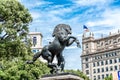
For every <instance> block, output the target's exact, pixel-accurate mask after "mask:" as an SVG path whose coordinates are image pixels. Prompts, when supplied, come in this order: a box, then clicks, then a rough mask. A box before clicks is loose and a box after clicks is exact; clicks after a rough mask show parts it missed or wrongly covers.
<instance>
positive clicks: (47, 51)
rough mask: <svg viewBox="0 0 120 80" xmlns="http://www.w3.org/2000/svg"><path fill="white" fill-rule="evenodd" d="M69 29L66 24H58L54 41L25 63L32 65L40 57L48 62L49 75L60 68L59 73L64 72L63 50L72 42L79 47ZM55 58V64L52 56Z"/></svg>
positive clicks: (54, 32) (54, 33)
mask: <svg viewBox="0 0 120 80" xmlns="http://www.w3.org/2000/svg"><path fill="white" fill-rule="evenodd" d="M71 33H72V32H71V28H70V26H69V25H66V24H59V25H57V26H56V27H55V29H54V31H53V34H52V36H53V37H54V40H53V41H52V42H51V43H50V44H48V45H46V46H44V47H43V49H42V51H41V52H38V53H36V54H35V55H34V56H33V59H32V60H31V61H27V62H26V63H28V64H32V63H34V62H35V61H36V60H37V58H39V57H40V56H42V57H43V58H44V59H45V60H47V62H48V67H49V68H51V71H50V72H51V73H52V74H53V73H57V72H58V68H60V70H61V71H63V70H64V65H65V60H64V57H63V54H62V52H63V50H64V48H65V47H66V46H70V45H71V44H72V43H73V42H76V43H77V46H78V47H80V43H79V40H78V39H77V38H76V37H74V36H71V35H70V34H71ZM55 55H56V57H57V61H58V63H57V64H54V63H52V62H53V59H54V56H55Z"/></svg>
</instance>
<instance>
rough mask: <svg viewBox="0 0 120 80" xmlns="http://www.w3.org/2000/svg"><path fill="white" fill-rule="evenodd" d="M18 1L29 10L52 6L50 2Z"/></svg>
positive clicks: (41, 0)
mask: <svg viewBox="0 0 120 80" xmlns="http://www.w3.org/2000/svg"><path fill="white" fill-rule="evenodd" d="M19 1H20V2H21V3H23V4H24V5H25V7H27V8H29V9H31V8H35V7H40V6H43V5H49V4H52V3H51V2H48V1H44V0H19Z"/></svg>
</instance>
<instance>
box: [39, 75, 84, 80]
mask: <svg viewBox="0 0 120 80" xmlns="http://www.w3.org/2000/svg"><path fill="white" fill-rule="evenodd" d="M40 80H84V79H82V78H80V77H79V76H77V75H75V74H72V73H59V74H50V75H44V76H42V78H41V79H40Z"/></svg>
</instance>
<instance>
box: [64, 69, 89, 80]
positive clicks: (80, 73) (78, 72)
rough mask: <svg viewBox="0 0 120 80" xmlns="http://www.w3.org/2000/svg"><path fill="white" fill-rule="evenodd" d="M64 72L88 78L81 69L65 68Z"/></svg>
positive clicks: (87, 79) (85, 79)
mask: <svg viewBox="0 0 120 80" xmlns="http://www.w3.org/2000/svg"><path fill="white" fill-rule="evenodd" d="M65 72H69V73H73V74H76V75H78V76H79V77H81V78H83V79H84V80H90V79H89V78H88V77H87V76H86V75H85V74H84V73H83V72H82V71H80V70H65Z"/></svg>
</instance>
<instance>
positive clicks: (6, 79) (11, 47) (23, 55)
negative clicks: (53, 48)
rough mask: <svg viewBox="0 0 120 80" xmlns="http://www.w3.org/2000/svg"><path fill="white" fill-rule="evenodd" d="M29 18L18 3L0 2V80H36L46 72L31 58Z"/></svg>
mask: <svg viewBox="0 0 120 80" xmlns="http://www.w3.org/2000/svg"><path fill="white" fill-rule="evenodd" d="M31 21H32V17H31V15H30V13H29V11H28V9H26V8H25V7H24V6H23V5H22V4H21V3H20V2H18V1H17V0H0V80H35V79H38V78H39V77H40V76H41V75H43V74H46V73H49V68H48V67H47V66H46V64H44V63H42V62H40V61H39V60H37V61H36V62H35V64H32V65H29V64H25V61H26V60H29V59H32V55H33V53H32V52H31V48H30V46H31V44H30V40H29V39H27V34H28V32H29V28H28V25H29V23H30V22H31Z"/></svg>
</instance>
